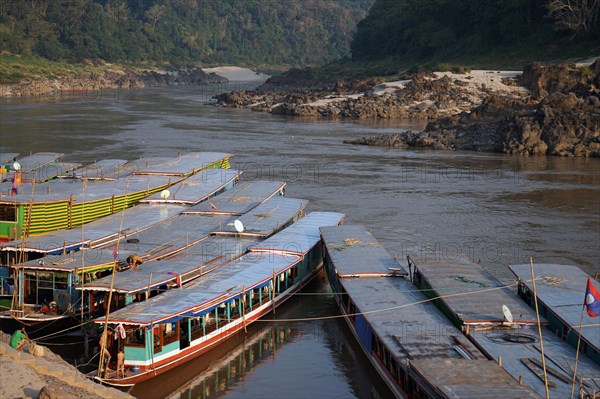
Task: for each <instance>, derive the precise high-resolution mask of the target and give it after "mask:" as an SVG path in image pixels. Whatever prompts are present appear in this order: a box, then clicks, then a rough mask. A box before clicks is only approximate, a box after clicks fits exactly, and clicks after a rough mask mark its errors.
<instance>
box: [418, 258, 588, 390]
mask: <svg viewBox="0 0 600 399" xmlns="http://www.w3.org/2000/svg"><path fill="white" fill-rule="evenodd" d="M411 265H412V269H413V273H412V279H413V282H414V283H415V284H416V285H417V286H418V287H419V288H421V289H422V290H424V291H423V292H424V293H425V294H426V295H427V296H428V297H430V298H432V299H434V298H435V300H434V303H435V304H436V305H438V307H439V308H440V310H442V311H443V312H444V313H445V314H446V315H447V316H448V317H449V318H450V320H452V321H453V323H454V324H455V325H456V326H457V327H458V328H460V329H461V330H462V331H463V332H464V334H465V335H466V336H467V337H468V338H469V339H470V340H471V341H472V342H473V343H474V344H475V345H476V346H477V348H478V349H479V350H480V351H481V352H482V353H483V354H484V355H485V356H486V357H487V358H488V359H491V360H493V361H496V362H498V363H501V364H502V367H503V368H504V369H505V370H506V371H508V373H510V375H512V376H513V378H514V379H515V380H518V381H522V382H523V384H524V385H527V386H530V387H531V388H532V389H533V390H534V391H535V392H536V393H538V394H540V395H545V390H546V388H545V385H546V382H545V380H546V379H547V381H548V395H549V397H550V398H557V399H563V398H568V397H570V396H571V392H572V390H574V392H577V393H578V395H580V397H583V398H588V397H589V398H596V397H598V395H600V379H599V378H598V376H600V367H599V366H598V364H597V363H595V362H594V361H593V360H592V359H591V358H589V357H588V356H587V355H585V354H584V353H580V354H579V356H577V353H576V351H575V348H574V347H572V346H571V345H569V344H568V343H566V342H565V341H563V340H562V338H561V337H559V336H557V335H556V334H555V332H554V331H553V330H552V329H551V328H549V327H550V326H551V324H550V323H549V321H548V319H547V318H546V317H545V316H544V315H543V314H540V325H541V333H542V337H541V339H540V336H539V332H538V322H537V315H536V313H535V310H534V309H532V308H531V307H529V306H527V304H526V303H525V302H523V301H522V300H521V299H519V298H518V297H517V295H515V290H514V289H515V288H516V286H517V285H518V284H519V282H516V283H513V284H510V285H509V286H507V285H505V284H502V283H501V282H500V281H499V280H498V279H497V278H495V277H494V276H492V275H491V273H489V272H488V271H486V270H485V269H483V268H482V267H480V265H477V264H474V263H472V262H470V261H469V259H468V258H466V257H464V256H459V255H456V256H454V257H453V259H446V260H438V259H435V260H427V259H425V260H423V261H422V262H419V263H418V264H417V263H416V262H414V260H412V259H411ZM521 279H523V280H521V282H523V281H525V280H524V279H525V277H524V276H521ZM536 281H537V276H536ZM529 282H531V277H529ZM536 285H537V284H536ZM578 289H579V290H582V288H581V287H580V288H578ZM554 299H555V300H556V301H557V303H562V304H563V305H567V306H570V305H571V304H570V303H567V302H565V298H564V297H560V298H559V297H555V298H554ZM579 302H580V303H581V304H582V303H583V296H581V297H580V299H579ZM504 308H508V312H506V313H509V314H510V316H508V318H507V316H506V314H505V310H504ZM575 313H577V312H575ZM573 317H575V315H573ZM542 344H543V353H544V358H543V361H542ZM576 362H577V375H576V378H575V387H573V383H572V381H573V374H574V371H575V363H576ZM544 363H545V364H546V376H544V372H543V365H544Z"/></svg>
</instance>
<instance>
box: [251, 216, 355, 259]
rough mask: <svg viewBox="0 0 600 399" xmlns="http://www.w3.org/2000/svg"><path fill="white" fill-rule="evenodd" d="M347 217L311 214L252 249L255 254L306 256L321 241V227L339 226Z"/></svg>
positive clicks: (253, 246)
mask: <svg viewBox="0 0 600 399" xmlns="http://www.w3.org/2000/svg"><path fill="white" fill-rule="evenodd" d="M344 217H345V215H344V214H342V213H335V212H311V213H309V214H308V215H306V216H304V217H303V218H302V219H300V220H298V221H297V222H296V223H294V224H293V225H291V226H289V227H287V228H285V229H284V230H282V231H280V232H279V233H277V234H275V235H274V236H272V237H269V238H267V239H266V240H264V241H262V242H260V243H257V244H254V245H252V246H251V247H250V250H251V251H253V252H259V251H276V252H282V253H290V254H295V255H306V254H307V253H308V252H309V251H310V250H311V249H312V248H313V247H314V246H315V245H317V244H318V243H319V241H321V234H320V233H319V227H325V226H337V225H339V224H340V223H342V220H344Z"/></svg>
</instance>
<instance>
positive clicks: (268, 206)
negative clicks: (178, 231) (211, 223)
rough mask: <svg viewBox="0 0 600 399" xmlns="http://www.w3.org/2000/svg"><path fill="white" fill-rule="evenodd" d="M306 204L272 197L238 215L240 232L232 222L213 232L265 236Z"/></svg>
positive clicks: (302, 201)
mask: <svg viewBox="0 0 600 399" xmlns="http://www.w3.org/2000/svg"><path fill="white" fill-rule="evenodd" d="M306 205H308V201H306V200H303V199H297V198H288V197H272V198H269V199H268V200H266V201H265V202H263V203H261V204H260V205H258V206H257V207H256V208H253V209H252V210H250V211H248V212H247V213H245V214H243V215H241V216H239V217H238V219H237V220H239V221H240V222H241V223H242V225H243V228H244V230H243V231H242V232H238V231H237V230H236V228H235V226H234V225H233V224H225V225H223V226H221V228H219V229H216V230H214V231H213V233H214V234H221V235H239V236H245V237H263V238H265V237H268V236H270V235H271V234H273V233H275V232H276V231H277V230H279V229H281V228H283V227H285V225H286V224H288V223H289V222H290V221H291V220H292V218H293V217H294V216H295V215H298V214H301V213H302V211H303V210H304V208H305V207H306ZM185 216H188V217H190V216H192V215H185Z"/></svg>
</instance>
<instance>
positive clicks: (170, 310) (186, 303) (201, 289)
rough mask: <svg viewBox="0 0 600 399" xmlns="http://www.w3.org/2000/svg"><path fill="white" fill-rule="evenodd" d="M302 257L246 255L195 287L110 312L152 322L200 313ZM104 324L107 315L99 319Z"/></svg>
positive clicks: (123, 319)
mask: <svg viewBox="0 0 600 399" xmlns="http://www.w3.org/2000/svg"><path fill="white" fill-rule="evenodd" d="M299 260H300V257H297V256H293V255H279V254H275V253H270V254H268V255H264V256H257V253H250V254H246V255H244V256H242V257H240V258H238V259H236V260H234V261H232V262H229V263H228V264H226V265H223V266H222V267H220V268H219V269H218V272H213V273H209V274H207V275H206V276H204V277H201V278H200V279H199V280H198V281H197V282H194V283H193V284H192V286H190V287H185V288H182V289H172V290H169V291H167V292H164V293H162V294H160V295H157V296H155V297H153V298H150V299H148V300H147V301H143V302H136V303H132V304H130V305H128V306H126V307H124V308H122V309H119V310H117V311H115V312H112V313H111V314H110V315H109V319H108V321H109V323H114V324H118V323H123V324H133V325H150V324H155V323H160V322H165V321H167V320H173V319H174V320H177V319H179V318H181V317H186V316H200V315H202V314H203V313H205V312H206V311H208V310H211V309H214V307H216V306H217V305H219V304H220V303H222V302H223V301H226V300H231V299H235V298H237V297H239V296H240V295H241V294H242V291H243V290H248V289H252V288H256V287H262V286H265V285H268V284H269V281H270V280H271V279H272V277H273V270H276V271H277V273H279V272H281V271H284V270H287V269H289V268H291V267H292V266H294V265H295V264H296V263H298V262H299ZM95 322H96V323H104V317H102V318H98V319H96V320H95Z"/></svg>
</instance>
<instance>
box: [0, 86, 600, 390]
mask: <svg viewBox="0 0 600 399" xmlns="http://www.w3.org/2000/svg"><path fill="white" fill-rule="evenodd" d="M211 94H213V93H212V89H211V90H209V89H208V88H198V87H181V88H161V89H146V90H140V91H122V92H121V91H114V92H100V93H94V94H93V95H82V94H76V95H72V96H70V95H68V94H65V95H63V96H61V97H57V98H44V99H39V100H38V99H28V100H27V101H24V100H21V99H11V100H3V102H2V105H1V109H0V134H1V141H0V144H1V150H2V152H20V153H21V154H24V153H27V152H29V151H31V152H37V151H54V152H62V153H65V154H67V157H66V160H73V161H81V162H92V161H95V160H100V159H103V158H125V159H133V158H137V157H140V156H177V154H178V152H181V153H184V152H187V151H222V152H232V153H236V155H235V157H234V158H232V162H231V166H232V168H236V169H240V170H242V171H243V172H244V173H243V176H242V180H257V179H276V180H284V181H286V182H287V183H288V185H287V188H286V195H287V196H290V197H299V198H306V199H308V200H310V201H311V202H310V205H309V207H308V211H309V212H310V211H316V210H319V211H336V212H343V213H346V214H347V217H346V221H345V223H360V224H363V225H365V226H367V227H368V228H369V229H371V232H372V233H373V235H374V236H375V237H377V238H378V239H379V240H380V241H381V242H382V243H383V244H384V246H385V247H386V248H387V249H388V251H389V252H390V253H392V254H394V255H396V256H397V259H398V261H399V262H400V263H401V264H403V265H405V264H406V261H405V255H406V254H407V253H410V254H411V255H412V256H413V258H414V259H415V260H416V261H417V262H418V261H419V260H424V259H432V258H435V259H438V260H440V259H442V260H443V259H447V260H451V259H452V258H453V257H455V256H456V255H457V254H459V253H460V254H464V255H467V256H468V257H469V258H470V259H471V260H473V261H474V262H477V261H479V262H480V263H481V265H482V267H484V268H485V269H487V270H489V271H490V272H491V273H492V274H494V275H495V276H496V277H498V278H499V279H500V280H501V281H503V282H508V281H510V279H511V274H510V272H509V271H508V269H507V267H506V266H507V265H508V264H510V263H525V262H529V257H533V260H534V262H536V263H560V264H576V265H579V266H580V267H581V268H583V269H584V270H585V271H586V272H587V273H589V274H592V275H593V274H594V273H597V272H599V271H600V244H599V243H600V159H584V158H559V157H516V156H507V155H502V154H487V153H473V152H449V151H428V150H398V149H388V148H379V147H364V146H352V145H348V144H343V140H345V139H351V138H356V137H359V136H363V135H368V134H381V133H393V132H397V131H398V130H399V129H422V128H423V127H424V125H423V123H422V122H419V121H358V120H320V119H299V118H290V117H283V116H275V115H270V114H264V113H256V112H251V111H248V110H237V109H219V108H216V107H213V106H209V105H206V102H207V101H208V99H209V98H210V95H211ZM582 290H583V287H582ZM336 312H337V310H336V307H335V301H334V300H333V298H332V296H331V295H329V288H328V285H327V282H326V281H325V280H324V278H323V277H320V278H319V279H318V281H315V283H314V285H313V286H312V287H310V288H309V289H308V290H307V291H305V292H304V293H303V295H299V296H298V297H297V298H295V299H294V300H293V301H291V302H290V303H288V304H286V305H284V307H282V308H281V310H278V312H277V314H276V315H275V316H274V317H271V319H270V320H269V321H263V322H260V323H257V324H256V325H255V326H253V327H252V328H251V329H250V331H249V333H248V335H245V336H236V337H234V338H233V339H232V341H231V342H230V343H229V344H228V346H224V347H222V348H219V349H218V350H217V351H214V353H211V354H209V355H208V356H205V357H201V358H200V359H198V360H197V361H195V362H194V363H190V364H191V365H190V366H184V367H183V368H181V369H178V370H175V372H171V373H169V374H166V375H165V376H164V378H163V377H161V379H160V380H159V381H156V382H152V383H150V384H149V385H145V386H140V387H136V389H135V390H134V391H133V392H132V393H133V394H134V395H138V396H139V397H165V396H167V395H169V394H172V397H176V398H192V397H194V398H196V397H207V398H208V397H210V398H220V397H225V398H256V397H286V398H305V397H312V398H346V397H359V398H378V397H382V398H384V397H388V396H389V395H390V393H389V392H388V391H387V390H386V388H385V387H384V386H383V385H384V384H383V382H382V381H381V380H380V379H379V378H378V377H377V376H376V375H375V374H374V373H373V372H372V370H371V368H370V367H369V364H368V363H367V360H366V358H365V357H364V355H363V354H362V353H361V352H360V348H359V347H358V346H357V345H356V344H355V342H354V341H353V339H352V337H351V335H350V333H349V332H348V331H347V329H346V328H345V325H344V323H343V321H341V320H339V319H323V320H318V321H304V322H285V321H277V320H282V319H290V318H296V317H307V316H309V317H316V318H318V317H321V318H322V317H326V316H330V315H333V314H336ZM232 367H233V371H232Z"/></svg>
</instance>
